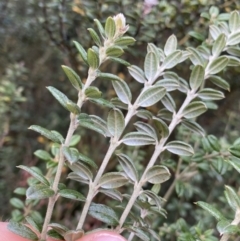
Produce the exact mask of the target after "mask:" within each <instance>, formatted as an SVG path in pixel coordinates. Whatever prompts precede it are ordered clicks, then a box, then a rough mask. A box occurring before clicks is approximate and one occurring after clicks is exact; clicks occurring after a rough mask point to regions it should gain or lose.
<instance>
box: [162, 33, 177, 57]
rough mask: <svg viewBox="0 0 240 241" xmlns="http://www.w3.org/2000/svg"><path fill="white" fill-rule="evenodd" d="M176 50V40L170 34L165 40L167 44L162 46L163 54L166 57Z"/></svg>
mask: <svg viewBox="0 0 240 241" xmlns="http://www.w3.org/2000/svg"><path fill="white" fill-rule="evenodd" d="M176 50H177V38H176V36H175V35H174V34H172V35H171V36H170V37H169V38H168V39H167V42H166V44H165V46H164V53H165V55H166V56H168V55H170V54H171V53H173V52H174V51H176Z"/></svg>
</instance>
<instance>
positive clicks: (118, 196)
mask: <svg viewBox="0 0 240 241" xmlns="http://www.w3.org/2000/svg"><path fill="white" fill-rule="evenodd" d="M99 192H101V193H103V194H105V195H106V196H108V197H110V198H112V199H114V200H117V201H120V202H122V199H123V196H122V194H121V193H120V192H119V191H118V190H116V189H103V188H100V189H99Z"/></svg>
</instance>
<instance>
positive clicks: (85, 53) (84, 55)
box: [73, 41, 88, 64]
mask: <svg viewBox="0 0 240 241" xmlns="http://www.w3.org/2000/svg"><path fill="white" fill-rule="evenodd" d="M73 43H74V45H75V47H76V48H77V50H78V52H79V54H80V55H81V57H82V59H83V61H84V62H85V63H86V64H88V61H87V52H86V51H85V49H84V48H83V47H82V45H81V44H80V43H78V42H77V41H73Z"/></svg>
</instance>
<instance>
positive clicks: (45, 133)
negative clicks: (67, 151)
mask: <svg viewBox="0 0 240 241" xmlns="http://www.w3.org/2000/svg"><path fill="white" fill-rule="evenodd" d="M28 129H30V130H33V131H36V132H38V133H40V134H41V135H42V136H45V137H46V138H48V139H50V140H51V141H53V142H57V143H61V142H60V141H59V139H58V138H57V136H56V135H55V134H54V133H52V132H51V131H49V130H48V129H46V128H43V127H41V126H37V125H32V126H30V127H29V128H28Z"/></svg>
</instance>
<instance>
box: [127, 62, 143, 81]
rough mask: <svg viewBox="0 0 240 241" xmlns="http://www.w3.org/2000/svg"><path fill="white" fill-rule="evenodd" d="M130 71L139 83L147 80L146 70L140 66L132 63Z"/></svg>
mask: <svg viewBox="0 0 240 241" xmlns="http://www.w3.org/2000/svg"><path fill="white" fill-rule="evenodd" d="M128 71H129V74H130V75H131V76H132V77H133V78H134V79H135V80H136V81H138V82H139V83H143V84H144V83H145V82H146V81H147V80H146V78H145V76H144V72H143V71H142V69H140V68H139V67H137V66H135V65H131V66H130V67H128Z"/></svg>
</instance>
